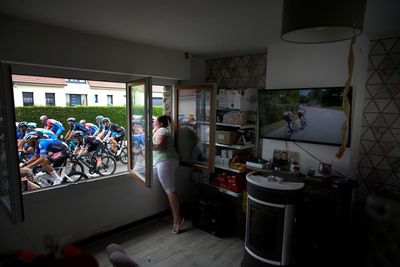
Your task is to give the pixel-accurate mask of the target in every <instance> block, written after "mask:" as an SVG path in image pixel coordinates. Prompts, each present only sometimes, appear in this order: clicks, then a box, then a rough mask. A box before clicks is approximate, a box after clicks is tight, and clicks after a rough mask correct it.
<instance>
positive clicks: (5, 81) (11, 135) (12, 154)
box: [0, 61, 173, 224]
mask: <svg viewBox="0 0 400 267" xmlns="http://www.w3.org/2000/svg"><path fill="white" fill-rule="evenodd" d="M12 74H20V75H31V76H46V77H58V78H65V77H80V78H81V79H82V78H83V79H86V80H102V81H110V82H121V83H125V84H128V82H127V81H131V80H132V79H137V78H138V77H137V76H135V75H128V74H119V75H116V74H114V73H106V72H96V71H85V70H75V69H66V68H62V67H53V66H41V65H32V64H27V63H21V62H10V61H0V85H2V86H3V87H4V93H2V94H1V96H0V100H3V99H4V101H6V102H12V104H11V105H7V112H6V113H5V114H8V116H9V117H8V118H7V119H6V120H5V121H4V123H5V126H6V127H4V128H5V129H7V134H6V141H7V142H10V144H9V145H8V146H7V149H6V150H5V152H6V156H7V159H10V161H12V162H11V163H8V164H7V166H8V168H9V169H10V172H9V173H10V175H9V176H8V180H10V181H11V182H12V185H13V187H12V188H11V189H10V192H11V197H10V204H11V205H10V206H11V209H10V212H9V213H8V215H9V217H10V221H12V222H13V223H14V224H16V223H21V222H22V221H23V219H24V210H23V208H24V205H23V199H24V197H25V195H36V194H40V193H41V192H43V191H42V190H39V191H32V192H25V193H23V192H22V191H21V183H20V179H15V178H11V177H19V166H18V159H17V145H16V144H17V140H16V135H15V121H16V119H15V106H14V103H15V102H14V96H13V89H14V87H13V85H12V78H11V77H12V76H11V75H12ZM141 79H144V78H141ZM146 79H149V80H150V84H149V85H147V86H146V90H145V92H146V95H147V99H146V101H147V102H148V103H151V96H152V94H151V92H152V91H151V90H152V89H151V88H152V79H151V78H146ZM158 80H160V81H162V83H165V86H168V85H173V83H171V82H170V81H168V80H166V79H158ZM149 88H150V89H149ZM126 95H128V90H126ZM85 96H86V97H87V95H85ZM126 99H128V98H126ZM127 103H128V101H127ZM3 106H4V105H1V108H2V109H3ZM150 108H151V106H150ZM146 113H147V114H151V109H150V112H146ZM149 116H150V115H149ZM126 118H127V120H128V122H129V124H128V125H130V121H131V120H130V114H129V113H128V108H127V109H126ZM146 125H147V127H146V129H148V130H150V134H151V129H152V124H150V125H149V123H147V124H146ZM131 134H132V131H131V128H130V127H128V129H127V135H128V136H131ZM150 140H151V138H150V137H149V138H147V139H146V141H147V142H148V144H149V145H147V147H148V148H147V149H148V150H149V153H147V154H148V155H149V156H150V155H151V151H152V142H149V141H150ZM14 144H15V145H14ZM128 144H130V138H128ZM128 149H129V152H128V157H131V155H132V153H131V146H130V145H128ZM129 160H130V159H129ZM146 164H147V165H148V166H150V167H151V168H149V170H150V171H149V172H147V175H148V176H149V177H150V178H151V177H152V175H153V172H152V166H151V164H152V160H151V161H150V162H149V161H148V162H146ZM126 176H131V177H132V172H131V171H130V170H129V169H127V170H126V171H124V172H121V173H118V174H113V175H110V176H107V177H99V178H96V179H90V180H88V181H86V182H89V183H91V182H98V181H101V180H104V179H114V178H115V179H118V178H121V177H126ZM150 181H151V179H147V180H146V181H145V182H144V183H143V182H140V181H139V183H141V184H143V185H144V186H146V187H151V183H150ZM67 187H68V186H67V185H64V186H62V185H61V186H58V187H54V188H50V189H49V190H68V188H67ZM0 202H2V201H1V200H0ZM0 205H2V206H4V205H3V203H0Z"/></svg>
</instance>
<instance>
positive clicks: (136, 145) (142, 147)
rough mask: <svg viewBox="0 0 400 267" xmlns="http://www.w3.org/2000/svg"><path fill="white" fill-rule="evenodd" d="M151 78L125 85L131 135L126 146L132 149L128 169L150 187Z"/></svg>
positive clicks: (151, 155)
mask: <svg viewBox="0 0 400 267" xmlns="http://www.w3.org/2000/svg"><path fill="white" fill-rule="evenodd" d="M151 84H152V80H151V78H145V79H140V80H136V81H132V82H129V83H127V93H128V97H127V101H128V103H127V106H128V122H127V125H129V126H128V127H129V129H131V132H132V135H131V137H130V138H128V146H129V147H131V148H132V153H131V155H130V158H129V163H128V168H129V170H130V171H131V173H132V175H133V177H135V178H136V179H138V180H139V181H140V182H141V183H143V184H145V185H146V186H150V180H151V176H152V171H153V160H152V157H153V147H152V143H153V142H152V128H153V108H152V107H153V105H152V101H151V97H152V90H151Z"/></svg>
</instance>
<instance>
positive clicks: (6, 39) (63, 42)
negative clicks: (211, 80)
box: [0, 15, 190, 80]
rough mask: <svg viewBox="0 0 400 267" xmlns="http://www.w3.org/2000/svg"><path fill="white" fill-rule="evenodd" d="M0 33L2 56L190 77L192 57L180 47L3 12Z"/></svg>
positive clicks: (148, 73)
mask: <svg viewBox="0 0 400 267" xmlns="http://www.w3.org/2000/svg"><path fill="white" fill-rule="evenodd" d="M0 33H1V40H2V41H1V42H0V60H10V61H16V62H23V63H31V64H41V65H48V66H59V67H64V68H74V69H81V70H96V71H106V72H111V73H119V74H121V73H122V74H128V75H141V76H153V77H159V78H168V79H185V80H187V79H189V78H190V60H189V59H186V58H185V55H184V52H181V51H175V50H170V49H164V48H158V47H153V46H148V45H142V44H137V43H132V42H126V41H119V40H116V39H111V38H106V37H100V36H97V35H91V34H84V33H81V32H77V31H71V30H66V29H62V28H58V27H52V26H47V25H44V24H40V23H34V22H29V21H24V20H20V19H14V18H10V17H7V16H1V15H0ZM71 78H81V77H71Z"/></svg>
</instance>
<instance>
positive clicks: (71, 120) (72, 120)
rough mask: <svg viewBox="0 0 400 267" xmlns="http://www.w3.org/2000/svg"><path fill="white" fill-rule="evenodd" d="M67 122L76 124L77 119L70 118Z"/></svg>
mask: <svg viewBox="0 0 400 267" xmlns="http://www.w3.org/2000/svg"><path fill="white" fill-rule="evenodd" d="M67 122H75V118H68V119H67Z"/></svg>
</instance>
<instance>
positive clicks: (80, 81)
mask: <svg viewBox="0 0 400 267" xmlns="http://www.w3.org/2000/svg"><path fill="white" fill-rule="evenodd" d="M65 81H66V82H67V83H86V80H79V79H65Z"/></svg>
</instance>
